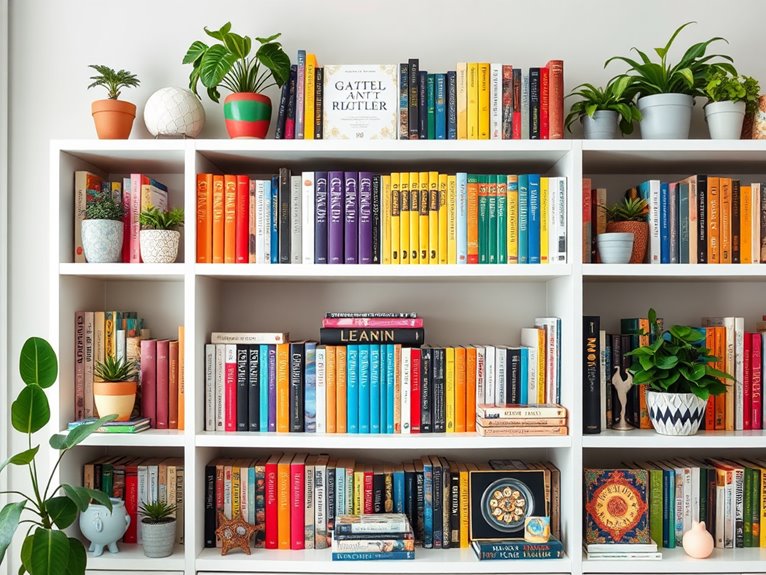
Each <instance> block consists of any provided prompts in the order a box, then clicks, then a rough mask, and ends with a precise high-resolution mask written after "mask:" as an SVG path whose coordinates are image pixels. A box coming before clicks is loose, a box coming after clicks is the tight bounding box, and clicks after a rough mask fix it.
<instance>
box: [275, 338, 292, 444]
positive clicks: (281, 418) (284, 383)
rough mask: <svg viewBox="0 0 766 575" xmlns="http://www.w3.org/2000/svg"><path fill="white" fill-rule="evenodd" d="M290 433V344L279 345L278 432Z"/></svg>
mask: <svg viewBox="0 0 766 575" xmlns="http://www.w3.org/2000/svg"><path fill="white" fill-rule="evenodd" d="M289 431H290V344H289V343H280V344H277V432H279V433H287V432H289Z"/></svg>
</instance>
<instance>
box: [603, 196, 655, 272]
mask: <svg viewBox="0 0 766 575" xmlns="http://www.w3.org/2000/svg"><path fill="white" fill-rule="evenodd" d="M604 209H605V210H606V221H607V224H606V231H607V232H610V233H631V234H633V248H632V251H631V254H630V261H629V263H631V264H640V263H643V262H644V259H645V258H646V248H647V246H648V243H649V224H648V223H647V221H646V219H647V216H648V215H649V204H647V202H646V200H645V199H643V198H639V197H636V198H631V197H628V198H625V199H623V200H622V201H620V202H617V203H616V204H612V205H611V206H607V207H606V208H604Z"/></svg>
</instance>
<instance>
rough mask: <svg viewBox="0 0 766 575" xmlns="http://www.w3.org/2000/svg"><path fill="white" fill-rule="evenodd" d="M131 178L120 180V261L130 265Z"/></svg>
mask: <svg viewBox="0 0 766 575" xmlns="http://www.w3.org/2000/svg"><path fill="white" fill-rule="evenodd" d="M131 180H132V178H123V179H122V223H123V224H124V225H123V227H122V261H123V263H126V264H129V263H130V230H131V227H130V209H131V203H130V184H131Z"/></svg>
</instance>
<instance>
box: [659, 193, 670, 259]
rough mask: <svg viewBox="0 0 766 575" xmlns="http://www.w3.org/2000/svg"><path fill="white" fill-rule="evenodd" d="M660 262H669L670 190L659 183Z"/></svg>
mask: <svg viewBox="0 0 766 575" xmlns="http://www.w3.org/2000/svg"><path fill="white" fill-rule="evenodd" d="M660 263H661V264H669V263H670V190H669V189H668V183H667V182H661V183H660Z"/></svg>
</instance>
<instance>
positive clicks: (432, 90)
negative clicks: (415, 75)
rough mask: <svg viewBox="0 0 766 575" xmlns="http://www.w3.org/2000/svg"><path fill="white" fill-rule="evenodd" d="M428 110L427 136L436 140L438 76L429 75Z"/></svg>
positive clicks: (427, 88) (427, 90)
mask: <svg viewBox="0 0 766 575" xmlns="http://www.w3.org/2000/svg"><path fill="white" fill-rule="evenodd" d="M426 110H427V113H428V122H427V123H426V130H427V131H426V134H427V136H428V139H429V140H435V139H436V75H435V74H429V75H428V76H427V77H426Z"/></svg>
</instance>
